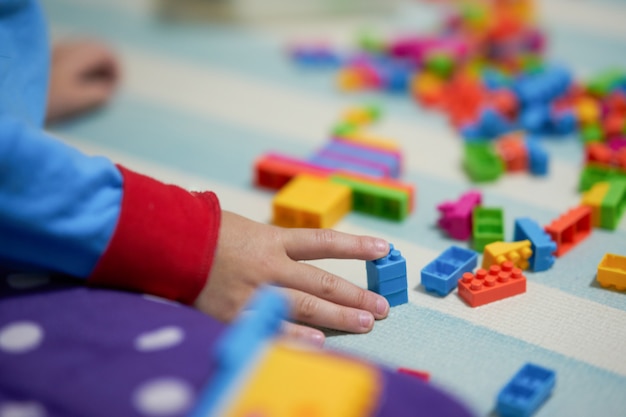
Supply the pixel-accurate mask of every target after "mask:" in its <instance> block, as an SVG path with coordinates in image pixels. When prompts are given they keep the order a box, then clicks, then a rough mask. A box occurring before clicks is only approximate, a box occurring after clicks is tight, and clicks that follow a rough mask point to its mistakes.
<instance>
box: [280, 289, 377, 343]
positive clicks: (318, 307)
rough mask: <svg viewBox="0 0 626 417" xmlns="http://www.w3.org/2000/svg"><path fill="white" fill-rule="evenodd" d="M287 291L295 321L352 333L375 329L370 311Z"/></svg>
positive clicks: (299, 292) (295, 291)
mask: <svg viewBox="0 0 626 417" xmlns="http://www.w3.org/2000/svg"><path fill="white" fill-rule="evenodd" d="M286 291H287V293H288V294H289V297H290V298H291V305H292V310H291V317H292V318H293V319H294V320H295V321H298V322H301V323H304V324H310V325H312V326H316V327H327V328H329V329H335V330H341V331H344V332H350V333H367V332H369V331H370V330H372V327H374V316H373V315H372V313H370V312H369V311H365V310H359V309H356V308H352V307H346V306H341V305H338V304H335V303H332V302H330V301H327V300H323V299H321V298H319V297H316V296H314V295H312V294H307V293H304V292H302V291H298V290H294V289H286Z"/></svg>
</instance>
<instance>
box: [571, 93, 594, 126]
mask: <svg viewBox="0 0 626 417" xmlns="http://www.w3.org/2000/svg"><path fill="white" fill-rule="evenodd" d="M574 109H575V111H576V114H577V116H578V121H579V122H580V123H581V124H589V123H594V122H597V121H598V120H599V119H600V105H599V104H598V101H597V100H595V99H593V98H588V97H585V98H582V99H580V100H579V101H578V103H576V106H575V108H574Z"/></svg>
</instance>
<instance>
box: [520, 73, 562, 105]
mask: <svg viewBox="0 0 626 417" xmlns="http://www.w3.org/2000/svg"><path fill="white" fill-rule="evenodd" d="M571 83H572V74H571V72H570V71H569V70H568V69H566V68H564V67H559V66H551V67H547V68H545V69H544V70H543V71H541V72H538V73H532V74H524V75H522V76H520V77H518V78H517V79H516V80H515V81H514V82H513V91H514V92H515V94H516V95H517V98H518V100H519V101H520V102H521V103H522V105H523V106H524V107H526V106H530V105H537V104H541V103H548V102H550V101H552V100H554V99H555V98H557V97H558V96H560V95H562V94H564V93H565V92H566V91H567V90H568V89H569V87H570V85H571Z"/></svg>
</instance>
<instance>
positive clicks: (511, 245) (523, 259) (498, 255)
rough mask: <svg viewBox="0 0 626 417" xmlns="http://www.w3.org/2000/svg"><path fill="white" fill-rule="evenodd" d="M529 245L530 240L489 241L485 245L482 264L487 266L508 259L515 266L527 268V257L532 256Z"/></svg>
mask: <svg viewBox="0 0 626 417" xmlns="http://www.w3.org/2000/svg"><path fill="white" fill-rule="evenodd" d="M530 246H531V244H530V240H521V241H519V242H494V243H490V244H488V245H487V246H485V250H484V252H483V265H482V266H483V268H489V267H490V266H491V265H502V264H503V263H504V262H506V261H510V262H512V263H513V265H514V266H516V267H517V268H521V269H528V266H529V263H528V259H529V258H530V257H531V256H533V250H532V249H531V248H530Z"/></svg>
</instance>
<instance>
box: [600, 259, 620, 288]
mask: <svg viewBox="0 0 626 417" xmlns="http://www.w3.org/2000/svg"><path fill="white" fill-rule="evenodd" d="M596 280H597V281H598V282H599V283H600V285H602V286H603V287H605V288H608V287H611V286H613V287H615V289H616V290H618V291H624V290H626V256H622V255H615V254H613V253H606V254H605V255H604V256H603V257H602V260H601V261H600V263H599V264H598V274H597V275H596Z"/></svg>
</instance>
